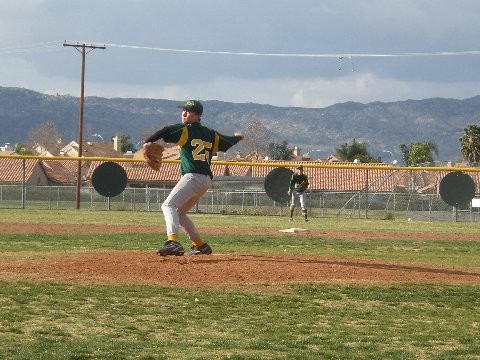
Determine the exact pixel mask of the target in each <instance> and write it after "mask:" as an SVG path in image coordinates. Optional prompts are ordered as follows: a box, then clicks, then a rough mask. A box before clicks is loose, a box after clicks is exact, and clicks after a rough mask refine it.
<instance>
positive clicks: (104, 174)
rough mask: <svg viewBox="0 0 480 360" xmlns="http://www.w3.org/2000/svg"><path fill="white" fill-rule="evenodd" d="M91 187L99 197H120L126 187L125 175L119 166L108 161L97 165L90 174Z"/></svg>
mask: <svg viewBox="0 0 480 360" xmlns="http://www.w3.org/2000/svg"><path fill="white" fill-rule="evenodd" d="M92 185H93V187H94V188H95V190H97V192H98V193H99V194H100V195H103V196H107V197H113V196H117V195H120V194H121V193H122V191H123V190H125V187H126V186H127V173H126V172H125V169H124V168H123V167H121V166H120V165H119V164H117V163H115V162H112V161H108V162H105V163H103V164H101V165H99V166H98V167H97V168H96V169H95V170H94V171H93V174H92Z"/></svg>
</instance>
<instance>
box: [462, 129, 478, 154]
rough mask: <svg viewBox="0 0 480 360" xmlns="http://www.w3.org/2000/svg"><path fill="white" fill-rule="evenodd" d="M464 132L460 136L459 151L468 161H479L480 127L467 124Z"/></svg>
mask: <svg viewBox="0 0 480 360" xmlns="http://www.w3.org/2000/svg"><path fill="white" fill-rule="evenodd" d="M464 130H465V134H464V135H463V136H462V137H461V138H460V151H461V152H462V155H463V158H464V159H465V160H467V161H468V162H469V163H478V162H479V161H480V127H479V126H477V125H468V126H467V127H466V128H465V129H464Z"/></svg>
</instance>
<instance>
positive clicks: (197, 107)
mask: <svg viewBox="0 0 480 360" xmlns="http://www.w3.org/2000/svg"><path fill="white" fill-rule="evenodd" d="M177 108H179V109H183V110H186V111H189V112H193V113H195V114H198V115H202V113H203V105H202V103H201V102H200V101H198V100H187V101H185V104H183V105H180V106H177Z"/></svg>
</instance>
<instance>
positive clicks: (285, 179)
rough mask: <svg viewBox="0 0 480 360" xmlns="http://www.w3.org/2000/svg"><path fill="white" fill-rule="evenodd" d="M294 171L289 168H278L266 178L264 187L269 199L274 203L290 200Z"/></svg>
mask: <svg viewBox="0 0 480 360" xmlns="http://www.w3.org/2000/svg"><path fill="white" fill-rule="evenodd" d="M292 175H293V171H292V170H290V169H287V168H276V169H273V170H272V171H270V172H269V173H268V175H267V176H266V177H265V182H264V185H263V186H264V187H265V192H266V193H267V195H268V197H269V198H270V199H272V200H273V201H278V202H286V201H288V199H289V198H290V197H289V196H288V194H287V191H288V186H289V185H290V179H291V178H292Z"/></svg>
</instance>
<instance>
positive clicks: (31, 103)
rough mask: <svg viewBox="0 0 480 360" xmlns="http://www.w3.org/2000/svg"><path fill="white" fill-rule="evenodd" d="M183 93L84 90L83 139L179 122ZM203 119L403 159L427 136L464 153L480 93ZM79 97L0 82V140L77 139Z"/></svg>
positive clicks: (246, 106) (240, 108) (324, 150)
mask: <svg viewBox="0 0 480 360" xmlns="http://www.w3.org/2000/svg"><path fill="white" fill-rule="evenodd" d="M182 103H183V100H179V101H175V100H164V99H139V98H101V97H90V96H87V97H85V101H84V114H83V135H84V141H98V139H94V138H93V137H94V136H95V137H96V136H98V137H101V138H102V139H105V141H109V139H110V138H111V137H113V136H115V135H128V136H130V139H131V141H132V143H133V144H134V145H135V144H139V143H140V142H141V140H142V139H144V138H145V134H150V133H152V132H153V131H155V130H158V129H159V128H161V127H163V126H165V125H169V124H172V123H176V122H178V121H180V112H179V110H178V109H177V108H176V107H177V106H178V105H181V104H182ZM202 103H203V105H204V109H205V110H204V114H203V116H202V123H203V124H204V125H206V126H208V127H211V128H214V129H216V130H218V131H219V132H221V133H224V134H233V132H234V131H244V130H245V128H246V125H247V124H249V123H250V122H251V121H252V120H253V119H256V120H260V121H261V122H262V123H263V125H264V126H265V127H266V128H267V130H268V138H269V139H271V140H275V141H284V140H286V141H287V142H288V146H289V147H294V146H298V147H300V148H301V149H302V152H303V153H305V152H310V155H311V157H312V158H314V159H316V158H326V157H328V156H329V155H332V154H335V153H336V148H339V147H340V146H341V145H343V144H345V143H347V144H350V143H351V142H352V140H353V139H354V138H355V139H356V140H357V141H359V142H363V143H367V144H368V147H367V150H368V151H369V153H370V154H371V155H373V156H375V157H378V156H380V157H381V158H382V159H383V160H384V161H392V160H393V159H398V161H399V162H400V161H401V160H402V157H401V151H400V145H401V144H407V145H408V144H410V143H414V142H424V141H432V142H434V143H436V144H437V146H438V149H439V156H438V159H437V160H439V161H458V160H461V159H462V156H461V152H460V146H459V139H460V137H461V136H462V135H463V134H464V132H465V131H464V129H465V128H466V127H467V126H468V125H469V124H478V123H479V122H480V96H478V95H477V96H474V97H471V98H468V99H462V100H457V99H446V98H430V99H424V100H406V101H397V102H386V103H384V102H372V103H368V104H361V103H356V102H346V103H339V104H335V105H332V106H329V107H325V108H316V109H314V108H300V107H276V106H271V105H264V104H255V103H230V102H223V101H217V100H202ZM79 112H80V101H79V98H78V97H74V96H70V95H60V94H58V95H46V94H42V93H38V92H35V91H32V90H28V89H23V88H10V87H0V122H1V124H2V130H1V132H0V144H4V143H10V144H15V143H22V142H24V141H25V139H26V138H27V135H28V133H29V131H30V130H32V129H35V128H38V127H39V126H40V125H42V124H43V123H46V122H51V123H53V124H54V125H55V127H56V128H57V130H58V131H59V132H60V133H62V134H63V135H64V136H65V138H66V139H65V140H66V141H67V142H68V141H70V140H77V138H78V131H79Z"/></svg>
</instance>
